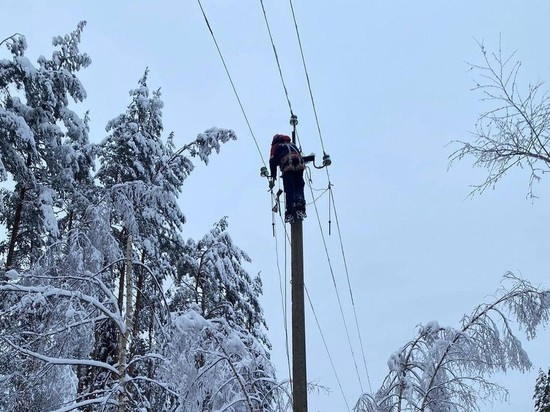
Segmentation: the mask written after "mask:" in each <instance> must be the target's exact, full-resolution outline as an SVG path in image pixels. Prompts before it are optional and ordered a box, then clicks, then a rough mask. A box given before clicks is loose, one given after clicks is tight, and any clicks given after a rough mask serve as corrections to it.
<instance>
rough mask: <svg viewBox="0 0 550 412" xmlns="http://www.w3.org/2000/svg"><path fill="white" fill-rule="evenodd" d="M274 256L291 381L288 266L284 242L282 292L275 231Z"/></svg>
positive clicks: (277, 242) (277, 241)
mask: <svg viewBox="0 0 550 412" xmlns="http://www.w3.org/2000/svg"><path fill="white" fill-rule="evenodd" d="M284 227H285V235H286V226H284ZM275 256H276V259H277V272H278V274H279V291H280V293H281V304H282V309H283V325H284V329H285V348H286V360H287V364H288V378H289V381H290V382H292V368H291V366H290V363H291V362H290V345H289V341H288V306H287V302H288V297H287V284H288V272H287V266H288V259H287V247H286V242H285V262H284V268H285V279H284V292H283V279H282V275H281V265H280V263H279V262H280V258H279V240H278V238H277V232H276V231H275ZM290 390H291V391H292V385H291V386H290Z"/></svg>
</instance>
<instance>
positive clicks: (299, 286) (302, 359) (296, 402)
mask: <svg viewBox="0 0 550 412" xmlns="http://www.w3.org/2000/svg"><path fill="white" fill-rule="evenodd" d="M290 124H291V125H292V143H294V144H296V125H297V124H298V118H297V117H296V116H295V115H292V116H291V117H290ZM303 241H304V238H303V226H302V221H301V220H300V219H296V220H295V221H294V222H293V223H291V225H290V242H291V249H290V253H291V279H292V280H291V282H292V375H293V380H292V393H293V399H292V403H293V410H294V412H307V372H306V328H305V314H304V242H303Z"/></svg>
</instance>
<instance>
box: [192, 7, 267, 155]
mask: <svg viewBox="0 0 550 412" xmlns="http://www.w3.org/2000/svg"><path fill="white" fill-rule="evenodd" d="M197 2H198V3H199V7H200V9H201V12H202V15H203V17H204V21H205V22H206V25H207V26H208V30H209V31H210V35H211V36H212V39H213V40H214V44H215V45H216V49H217V50H218V54H219V56H220V58H221V60H222V63H223V67H224V68H225V72H226V73H227V77H228V78H229V82H230V83H231V87H232V88H233V93H235V97H236V98H237V101H238V102H239V106H240V108H241V111H242V113H243V116H244V119H245V120H246V124H247V125H248V130H249V131H250V134H251V135H252V139H254V143H255V144H256V149H258V153H259V155H260V158H261V159H262V163H263V165H264V166H266V163H265V160H264V157H263V155H262V151H261V150H260V146H259V145H258V140H257V139H256V136H255V135H254V132H253V131H252V126H250V122H249V121H248V116H247V115H246V112H245V110H244V107H243V104H242V102H241V99H240V97H239V94H238V93H237V88H236V87H235V83H233V79H232V78H231V74H230V73H229V69H228V68H227V64H226V63H225V59H224V58H223V54H222V51H221V49H220V46H219V45H218V41H217V40H216V36H214V31H213V30H212V27H211V26H210V22H209V21H208V17H206V12H205V11H204V8H203V7H202V3H201V0H197Z"/></svg>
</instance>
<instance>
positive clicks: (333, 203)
mask: <svg viewBox="0 0 550 412" xmlns="http://www.w3.org/2000/svg"><path fill="white" fill-rule="evenodd" d="M328 190H329V196H330V198H331V199H332V205H333V209H334V217H335V219H336V229H337V231H338V239H339V240H340V249H341V251H342V260H343V261H344V270H345V272H346V279H347V282H348V290H349V295H350V300H351V306H352V307H353V316H354V318H355V327H356V328H357V334H358V336H359V345H360V347H361V355H362V356H363V366H364V368H365V374H366V375H367V382H368V384H369V391H370V392H371V393H372V386H371V383H370V376H369V370H368V368H367V358H366V356H365V349H364V347H365V346H364V345H363V338H362V336H361V329H360V328H359V322H358V320H357V310H356V308H355V300H354V299H353V291H352V290H353V289H352V287H351V282H350V279H349V270H348V263H347V259H346V254H345V252H344V242H343V241H342V232H341V230H340V221H339V220H338V212H337V210H336V203H335V201H334V193H333V191H332V187H331V186H329V189H328Z"/></svg>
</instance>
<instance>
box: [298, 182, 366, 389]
mask: <svg viewBox="0 0 550 412" xmlns="http://www.w3.org/2000/svg"><path fill="white" fill-rule="evenodd" d="M308 186H309V188H310V191H311V197H312V198H314V194H313V187H312V185H311V180H310V179H308ZM313 206H314V207H315V215H316V216H317V222H318V224H319V230H320V232H321V239H322V241H323V246H324V249H325V255H326V258H327V263H328V267H329V270H330V275H331V277H332V284H333V286H334V291H335V293H336V299H337V301H338V308H339V309H340V315H341V316H342V322H343V323H344V329H345V331H346V337H347V340H348V344H349V349H350V351H351V357H352V360H353V364H354V366H355V372H356V374H357V379H358V381H359V387H360V388H361V392H364V389H363V382H362V381H361V375H360V374H359V368H358V366H357V361H356V360H355V352H354V350H353V344H352V343H351V338H350V334H349V329H348V324H347V322H346V317H345V315H344V309H343V307H342V299H340V292H338V286H337V284H336V278H335V276H334V269H333V267H332V261H331V259H330V254H329V252H328V246H327V241H326V238H325V233H324V231H323V226H322V224H321V218H320V216H319V209H318V208H317V203H316V202H313Z"/></svg>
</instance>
